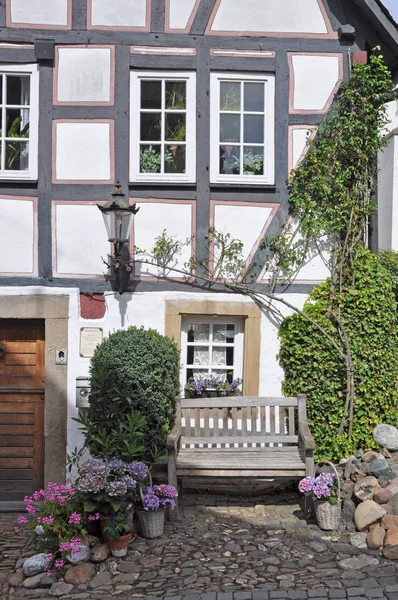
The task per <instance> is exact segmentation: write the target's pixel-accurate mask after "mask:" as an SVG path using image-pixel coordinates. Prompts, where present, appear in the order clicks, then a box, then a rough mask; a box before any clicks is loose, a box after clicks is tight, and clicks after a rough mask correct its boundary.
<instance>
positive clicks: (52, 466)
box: [0, 294, 69, 485]
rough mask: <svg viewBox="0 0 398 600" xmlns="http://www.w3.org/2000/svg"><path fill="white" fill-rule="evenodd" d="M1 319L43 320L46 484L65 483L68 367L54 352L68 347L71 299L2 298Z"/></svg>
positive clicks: (67, 297)
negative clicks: (59, 362)
mask: <svg viewBox="0 0 398 600" xmlns="http://www.w3.org/2000/svg"><path fill="white" fill-rule="evenodd" d="M0 319H42V320H44V336H45V346H44V483H45V485H47V483H48V482H49V481H54V482H56V483H64V482H65V475H66V440H67V410H68V401H67V400H68V398H67V383H68V381H67V380H68V367H67V365H56V364H55V350H56V348H67V347H68V320H69V296H68V295H66V294H65V295H50V294H45V295H44V294H43V295H38V294H32V295H30V294H24V295H15V296H14V295H9V296H7V295H4V296H1V295H0Z"/></svg>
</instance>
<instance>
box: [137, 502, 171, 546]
mask: <svg viewBox="0 0 398 600" xmlns="http://www.w3.org/2000/svg"><path fill="white" fill-rule="evenodd" d="M164 514H165V509H164V508H159V510H139V511H137V517H138V522H139V524H140V529H141V533H142V535H143V536H144V537H146V538H148V539H153V538H158V537H161V536H162V535H163V531H164Z"/></svg>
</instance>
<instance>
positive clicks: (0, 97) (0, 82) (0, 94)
mask: <svg viewBox="0 0 398 600" xmlns="http://www.w3.org/2000/svg"><path fill="white" fill-rule="evenodd" d="M0 104H3V75H0Z"/></svg>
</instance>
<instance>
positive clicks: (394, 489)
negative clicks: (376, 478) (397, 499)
mask: <svg viewBox="0 0 398 600" xmlns="http://www.w3.org/2000/svg"><path fill="white" fill-rule="evenodd" d="M387 489H388V490H390V491H391V493H392V495H393V496H395V494H398V478H396V479H393V480H392V481H391V483H390V484H389V485H388V487H387Z"/></svg>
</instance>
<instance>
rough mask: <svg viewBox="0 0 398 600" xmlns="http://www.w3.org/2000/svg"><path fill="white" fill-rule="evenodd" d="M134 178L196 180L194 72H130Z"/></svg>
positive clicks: (132, 174) (132, 171)
mask: <svg viewBox="0 0 398 600" xmlns="http://www.w3.org/2000/svg"><path fill="white" fill-rule="evenodd" d="M130 92H131V136H130V179H131V180H132V181H164V182H172V181H181V182H194V181H195V156H196V148H195V145H196V136H195V131H196V127H195V120H196V109H195V106H196V103H195V75H194V74H192V73H181V72H169V73H164V72H162V73H154V72H132V73H131V86H130Z"/></svg>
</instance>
